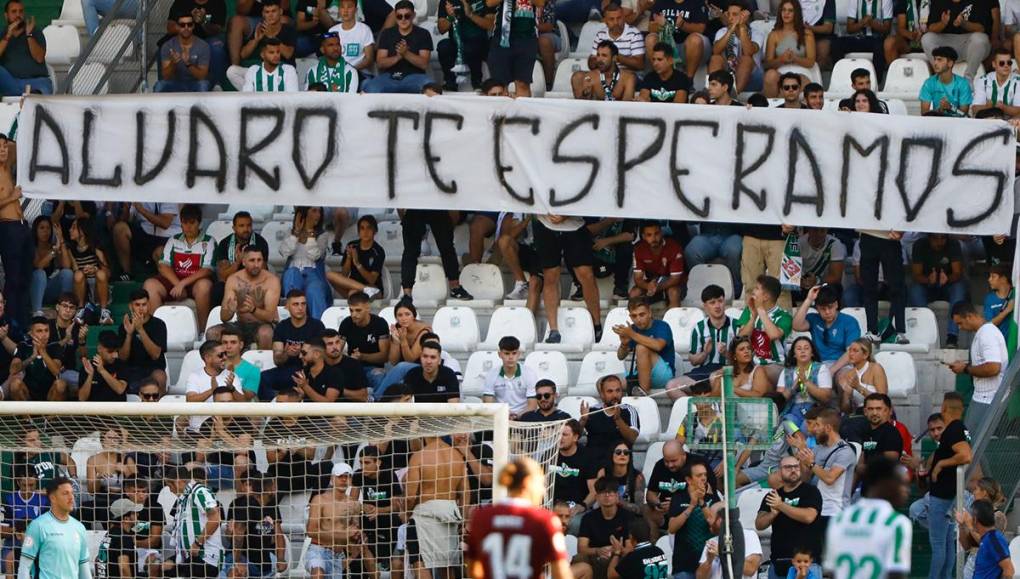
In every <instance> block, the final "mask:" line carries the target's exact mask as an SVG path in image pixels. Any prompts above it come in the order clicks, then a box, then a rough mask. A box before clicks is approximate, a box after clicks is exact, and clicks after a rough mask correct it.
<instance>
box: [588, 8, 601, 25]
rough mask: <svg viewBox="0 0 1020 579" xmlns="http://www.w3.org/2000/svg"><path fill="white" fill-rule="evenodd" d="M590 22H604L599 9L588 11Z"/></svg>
mask: <svg viewBox="0 0 1020 579" xmlns="http://www.w3.org/2000/svg"><path fill="white" fill-rule="evenodd" d="M588 20H591V21H593V22H598V21H600V20H602V13H601V12H599V9H598V8H592V9H591V10H589V11H588Z"/></svg>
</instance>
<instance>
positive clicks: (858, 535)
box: [824, 456, 913, 579]
mask: <svg viewBox="0 0 1020 579" xmlns="http://www.w3.org/2000/svg"><path fill="white" fill-rule="evenodd" d="M863 489H864V498H862V499H860V500H859V501H857V502H856V503H854V504H852V505H850V506H849V507H847V508H846V509H844V510H843V512H841V513H840V514H839V515H837V516H836V517H835V518H834V519H832V520H831V521H830V522H829V528H828V531H827V532H826V535H825V561H824V564H825V569H826V570H827V571H832V572H833V573H834V574H835V578H836V579H885V578H888V579H892V578H900V577H907V576H908V575H909V574H910V545H911V536H912V530H913V527H912V526H911V523H910V519H908V518H907V516H906V515H904V514H902V513H899V512H897V511H896V509H897V508H900V507H902V506H903V505H904V504H905V503H906V501H907V496H908V492H909V489H908V487H907V479H906V475H905V473H904V471H903V467H901V466H900V465H899V463H897V462H895V461H893V460H890V459H889V458H886V457H884V456H878V457H875V458H874V459H872V460H870V461H868V464H867V465H866V469H865V471H864V486H863Z"/></svg>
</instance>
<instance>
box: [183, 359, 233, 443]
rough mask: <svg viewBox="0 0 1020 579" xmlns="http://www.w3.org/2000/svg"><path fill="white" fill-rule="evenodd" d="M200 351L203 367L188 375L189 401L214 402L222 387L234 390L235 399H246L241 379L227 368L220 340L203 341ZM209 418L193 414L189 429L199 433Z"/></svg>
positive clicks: (186, 395)
mask: <svg viewBox="0 0 1020 579" xmlns="http://www.w3.org/2000/svg"><path fill="white" fill-rule="evenodd" d="M198 353H199V355H200V356H202V367H201V368H199V369H198V370H196V371H194V372H192V373H191V375H190V376H188V379H187V388H188V391H187V394H185V398H186V399H187V401H188V402H205V403H208V404H212V403H213V402H215V401H216V400H214V399H213V395H214V394H216V391H217V390H219V389H220V388H225V389H227V390H228V391H232V392H233V400H234V401H238V402H242V401H244V390H243V389H242V386H241V381H240V380H238V379H237V375H236V374H234V373H233V372H231V371H229V370H227V353H226V352H224V351H223V346H221V345H220V344H219V343H218V342H214V341H212V340H206V341H205V342H202V346H201V347H200V348H199V349H198ZM207 418H209V417H208V416H192V417H191V418H190V419H189V420H188V429H189V430H190V431H191V432H192V433H198V432H199V428H200V427H202V423H203V422H205V420H206V419H207Z"/></svg>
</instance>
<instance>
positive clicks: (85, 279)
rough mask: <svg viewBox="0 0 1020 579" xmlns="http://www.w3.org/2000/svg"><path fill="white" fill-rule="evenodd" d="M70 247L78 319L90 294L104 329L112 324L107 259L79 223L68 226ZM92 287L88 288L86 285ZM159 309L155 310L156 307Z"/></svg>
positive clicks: (74, 222) (82, 314)
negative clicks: (97, 306)
mask: <svg viewBox="0 0 1020 579" xmlns="http://www.w3.org/2000/svg"><path fill="white" fill-rule="evenodd" d="M69 238H70V240H71V243H70V244H69V245H68V246H67V257H66V258H65V259H67V261H68V262H69V263H70V264H71V270H72V271H73V272H74V273H73V274H72V277H71V279H72V283H73V285H74V295H75V297H76V298H77V300H78V307H79V308H81V309H79V310H78V317H79V318H84V317H85V311H84V310H85V306H86V304H88V303H89V301H88V295H87V294H88V291H89V289H92V290H93V292H92V293H93V296H92V297H93V298H94V299H95V301H96V302H98V303H99V323H100V324H103V325H107V324H112V323H113V316H111V315H110V310H109V309H108V308H107V306H108V305H109V299H110V291H109V287H110V286H109V283H110V267H109V265H108V262H107V261H106V255H105V254H104V253H103V251H102V250H100V249H98V248H97V247H96V244H95V241H94V240H93V239H92V234H91V233H90V230H89V227H88V226H87V224H86V223H85V222H84V221H82V220H81V219H75V220H74V221H72V222H71V231H70V234H69ZM90 281H91V282H92V284H91V285H93V286H94V287H92V288H90V287H89V286H90V284H89V282H90ZM157 307H158V306H157Z"/></svg>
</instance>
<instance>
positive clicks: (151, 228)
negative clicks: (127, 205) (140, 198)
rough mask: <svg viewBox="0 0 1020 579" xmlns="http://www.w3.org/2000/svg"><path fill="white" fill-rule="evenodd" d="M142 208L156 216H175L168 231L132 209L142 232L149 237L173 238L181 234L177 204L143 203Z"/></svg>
mask: <svg viewBox="0 0 1020 579" xmlns="http://www.w3.org/2000/svg"><path fill="white" fill-rule="evenodd" d="M142 207H145V209H147V210H148V211H151V212H153V213H155V214H156V215H165V214H170V215H173V216H174V217H173V220H171V221H170V227H167V228H166V229H164V228H162V227H156V225H155V224H153V223H152V222H151V221H149V220H148V219H146V218H144V217H142V216H141V214H139V213H138V210H137V209H135V208H134V207H132V208H131V214H132V215H135V216H137V218H138V224H139V225H140V226H141V228H142V231H144V232H146V233H148V234H149V235H155V236H156V237H173V236H174V235H177V234H178V233H180V232H181V216H180V209H179V208H178V206H177V204H176V203H142Z"/></svg>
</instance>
